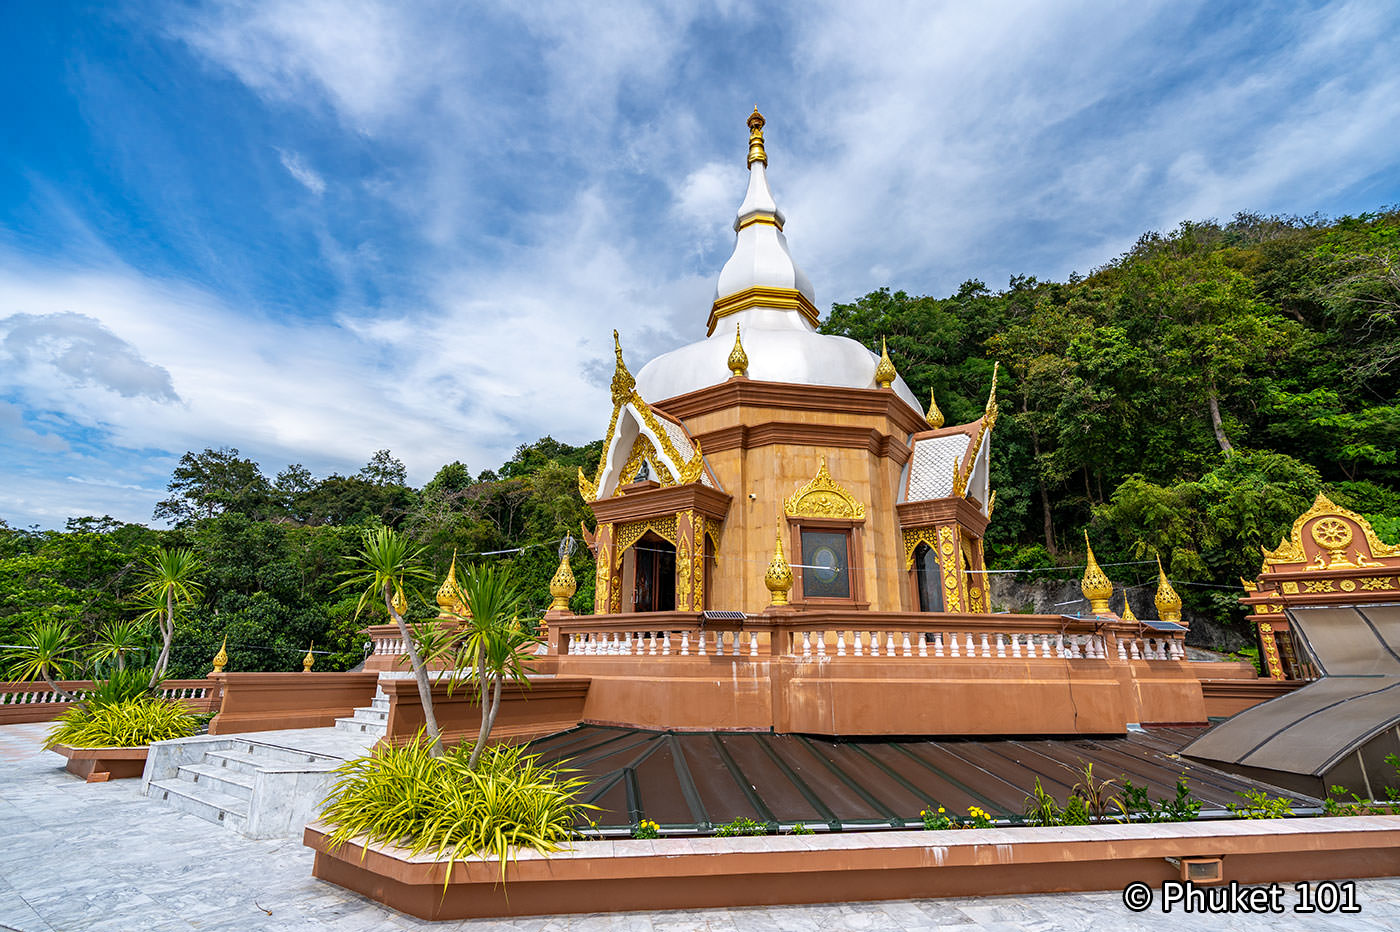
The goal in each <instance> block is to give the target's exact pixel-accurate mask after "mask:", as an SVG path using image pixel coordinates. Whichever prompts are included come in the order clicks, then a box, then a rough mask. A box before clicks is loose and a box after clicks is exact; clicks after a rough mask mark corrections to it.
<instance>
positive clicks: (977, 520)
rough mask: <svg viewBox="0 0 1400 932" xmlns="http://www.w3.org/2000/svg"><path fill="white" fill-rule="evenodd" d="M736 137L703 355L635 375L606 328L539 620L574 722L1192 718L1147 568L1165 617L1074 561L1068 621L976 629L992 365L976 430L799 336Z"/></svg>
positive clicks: (1104, 726) (802, 330)
mask: <svg viewBox="0 0 1400 932" xmlns="http://www.w3.org/2000/svg"><path fill="white" fill-rule="evenodd" d="M748 128H749V144H748V169H749V179H748V187H747V190H746V191H745V192H744V194H743V198H742V201H741V203H740V205H739V209H738V211H737V213H736V215H735V218H734V232H735V242H734V251H733V254H732V255H731V256H730V258H729V260H728V261H727V262H726V263H725V264H724V266H723V268H722V269H721V270H720V271H719V276H718V281H717V284H716V288H715V294H714V300H713V303H712V304H711V306H710V307H709V309H708V314H707V315H705V320H704V328H705V329H704V338H703V339H700V340H697V341H696V342H694V343H691V344H689V345H686V346H683V347H681V348H679V349H676V350H673V351H672V352H669V353H666V354H664V355H662V356H660V357H658V358H656V359H653V360H651V361H650V362H647V363H646V364H645V365H643V366H641V367H640V368H639V369H637V370H636V371H635V374H634V372H633V368H632V366H631V365H629V361H628V360H627V358H626V357H625V351H624V348H623V340H622V339H621V337H620V336H619V334H618V333H617V332H616V331H614V349H615V368H614V373H613V377H612V386H611V388H612V391H611V411H610V412H600V424H601V423H602V421H603V420H604V419H606V424H607V428H606V438H605V441H604V445H603V452H602V456H601V458H600V460H599V463H598V465H597V467H596V469H595V470H593V471H592V472H591V474H590V473H588V472H585V471H584V470H580V471H579V477H578V486H579V492H580V494H581V495H582V496H583V498H584V500H585V501H586V502H587V503H588V505H589V506H590V507H591V509H592V511H593V513H594V515H595V516H596V518H597V527H596V530H595V531H591V532H590V531H589V530H588V529H587V528H585V529H584V535H585V538H586V540H587V543H588V546H589V549H590V550H591V551H592V553H593V555H594V559H595V560H596V567H597V570H596V581H597V582H596V590H595V593H596V594H595V598H594V605H593V614H591V615H574V614H573V613H571V612H570V611H569V610H568V608H567V604H568V602H567V595H565V594H564V590H566V589H567V590H569V591H568V594H572V590H571V589H570V587H571V585H572V575H571V573H569V570H568V565H567V559H565V560H564V561H562V562H561V568H560V576H559V577H557V578H556V582H557V583H559V585H560V589H561V591H560V592H558V593H556V601H555V604H554V607H553V608H552V609H551V611H550V612H549V613H548V614H547V615H546V624H547V650H548V657H549V658H550V659H549V660H548V661H546V663H547V665H548V666H550V668H551V669H552V670H553V671H554V672H557V673H558V674H560V675H576V676H579V677H587V678H588V679H589V681H590V685H589V687H588V694H587V700H586V707H585V710H584V714H583V719H584V720H585V721H591V722H595V723H608V724H622V725H628V726H634V727H651V728H681V729H696V730H703V729H714V728H728V729H755V730H763V731H778V732H804V733H811V734H831V735H858V734H939V735H969V734H979V735H983V734H1026V733H1036V734H1075V733H1094V734H1112V733H1123V732H1124V731H1125V729H1127V728H1128V727H1129V726H1130V725H1133V724H1137V723H1142V722H1204V721H1205V720H1206V711H1205V707H1204V704H1203V699H1202V689H1201V685H1200V681H1199V678H1198V677H1197V675H1196V674H1195V673H1193V672H1192V671H1191V670H1190V669H1188V668H1187V665H1186V664H1185V662H1184V656H1185V651H1184V648H1183V636H1184V634H1185V627H1184V626H1183V625H1182V624H1180V623H1179V619H1180V599H1179V598H1178V597H1177V596H1176V594H1175V593H1174V592H1172V590H1171V586H1170V583H1167V582H1165V576H1163V577H1162V580H1163V583H1162V587H1161V590H1160V591H1159V597H1158V604H1159V606H1161V609H1162V611H1161V614H1162V615H1163V620H1161V621H1151V620H1148V621H1141V620H1139V619H1137V618H1134V617H1132V616H1131V613H1129V615H1128V617H1120V616H1118V615H1117V614H1115V613H1114V612H1112V611H1111V610H1110V608H1109V600H1110V598H1111V596H1112V594H1113V584H1112V583H1111V581H1109V579H1108V578H1107V577H1106V576H1105V575H1104V574H1103V572H1102V570H1101V569H1100V568H1099V566H1098V564H1097V562H1096V561H1094V560H1093V556H1092V551H1091V553H1090V567H1089V570H1088V571H1087V572H1086V575H1085V580H1084V591H1085V596H1086V599H1087V600H1088V602H1089V604H1088V606H1087V608H1088V611H1086V612H1082V613H1080V614H1079V615H1009V614H997V613H993V611H992V605H991V601H990V597H989V592H988V585H987V570H986V566H985V562H984V556H983V547H982V540H983V535H984V533H985V532H986V529H987V526H988V524H989V522H990V521H991V520H992V516H993V514H994V506H995V501H996V493H995V490H993V489H992V488H991V484H990V450H991V444H992V440H993V434H994V432H995V428H996V422H997V399H996V373H995V371H994V372H993V374H992V377H991V379H990V381H989V383H988V385H987V386H986V392H987V394H986V404H985V409H984V411H983V414H982V416H981V417H980V418H978V419H977V420H976V421H973V422H971V423H967V424H956V425H947V424H944V420H943V415H942V413H941V412H940V411H939V409H938V406H937V402H936V399H933V398H930V399H929V409H928V411H927V413H925V411H924V410H923V408H922V406H921V405H920V403H919V399H918V398H916V397H915V396H914V394H913V392H911V391H910V389H909V387H908V386H907V385H906V384H905V382H904V380H903V379H901V378H900V376H899V373H898V370H897V367H896V365H895V361H894V360H893V359H891V357H890V354H889V352H888V351H887V349H886V347H885V346H884V345H883V343H882V346H881V351H880V353H878V354H877V353H875V352H873V351H872V350H870V349H868V348H866V347H864V346H862V345H860V344H859V343H857V342H855V341H853V340H849V339H846V338H844V337H839V336H831V335H826V334H822V333H819V332H818V331H817V321H818V314H817V311H816V291H815V289H814V288H813V285H812V282H811V279H809V278H808V276H807V275H806V274H805V273H804V272H803V271H802V269H801V268H799V267H798V265H797V263H796V262H795V261H794V259H793V257H792V254H791V252H790V250H789V248H788V243H787V239H786V237H785V236H784V232H783V231H784V227H785V224H786V222H787V220H786V217H785V215H784V214H783V211H782V210H781V209H780V208H779V207H778V204H777V200H776V198H775V197H774V195H773V192H772V190H771V189H770V187H769V181H768V156H767V151H766V148H765V143H764V135H763V129H764V118H763V116H762V115H761V114H759V113H758V111H757V110H756V109H755V111H754V113H753V114H752V115H751V116H750V117H749V119H748ZM697 311H698V309H697ZM702 313H703V312H700V311H698V312H697V320H696V324H697V329H698V327H699V324H700V316H701V314H702ZM565 574H567V575H568V577H569V578H568V580H567V582H565V580H564V576H565Z"/></svg>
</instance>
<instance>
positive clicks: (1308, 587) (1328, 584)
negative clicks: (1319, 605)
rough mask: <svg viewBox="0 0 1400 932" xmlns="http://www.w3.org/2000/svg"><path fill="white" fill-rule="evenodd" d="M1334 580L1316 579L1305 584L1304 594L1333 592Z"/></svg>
mask: <svg viewBox="0 0 1400 932" xmlns="http://www.w3.org/2000/svg"><path fill="white" fill-rule="evenodd" d="M1333 591H1335V590H1333V588H1332V580H1330V579H1314V580H1312V581H1311V582H1305V583H1303V592H1305V593H1307V592H1333Z"/></svg>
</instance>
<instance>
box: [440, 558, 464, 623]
mask: <svg viewBox="0 0 1400 932" xmlns="http://www.w3.org/2000/svg"><path fill="white" fill-rule="evenodd" d="M437 604H438V608H439V609H440V610H441V611H439V612H438V617H439V618H447V617H449V616H451V617H455V618H470V617H471V612H470V611H468V610H467V600H466V597H465V596H464V595H463V594H462V587H461V586H459V585H458V584H457V550H456V549H455V548H454V549H453V550H452V562H451V563H450V564H448V566H447V578H446V579H444V580H443V581H442V585H441V586H439V587H438V591H437Z"/></svg>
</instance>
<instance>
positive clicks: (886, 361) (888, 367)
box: [875, 337, 899, 388]
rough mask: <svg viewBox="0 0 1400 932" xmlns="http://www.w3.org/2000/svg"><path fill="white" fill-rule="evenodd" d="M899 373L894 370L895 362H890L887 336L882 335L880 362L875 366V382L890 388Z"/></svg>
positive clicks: (882, 386)
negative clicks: (886, 343)
mask: <svg viewBox="0 0 1400 932" xmlns="http://www.w3.org/2000/svg"><path fill="white" fill-rule="evenodd" d="M898 375H899V373H898V372H895V371H894V363H892V362H890V353H889V350H888V349H887V348H886V347H885V338H884V337H880V362H879V364H878V365H877V366H876V367H875V384H876V385H878V386H880V387H881V388H889V387H890V383H892V382H893V381H894V380H895V378H896V377H898Z"/></svg>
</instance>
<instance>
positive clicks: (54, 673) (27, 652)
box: [6, 621, 79, 702]
mask: <svg viewBox="0 0 1400 932" xmlns="http://www.w3.org/2000/svg"><path fill="white" fill-rule="evenodd" d="M16 640H17V641H18V642H19V643H17V644H15V645H13V646H12V647H11V648H10V649H9V657H8V664H7V667H6V673H7V675H8V676H9V678H10V679H13V680H19V681H21V682H23V681H25V680H38V679H42V680H43V681H44V682H45V683H47V684H48V687H49V688H50V689H52V690H53V691H54V692H56V693H58V694H59V695H61V696H63V697H64V698H65V699H67V700H68V701H69V702H71V701H73V700H74V699H76V698H78V697H77V696H76V695H74V694H73V693H70V692H69V691H68V690H66V689H64V688H63V687H61V686H59V685H58V680H60V679H63V678H65V677H68V676H69V675H71V674H72V673H74V672H76V670H77V669H78V666H79V663H78V652H79V644H78V638H77V635H75V634H74V633H73V629H72V628H70V627H68V625H67V624H66V623H65V622H62V621H42V622H38V623H36V624H33V625H31V626H29V627H28V628H26V629H25V630H24V631H23V632H22V633H21V634H20V636H19V637H18V638H17V639H16Z"/></svg>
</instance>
